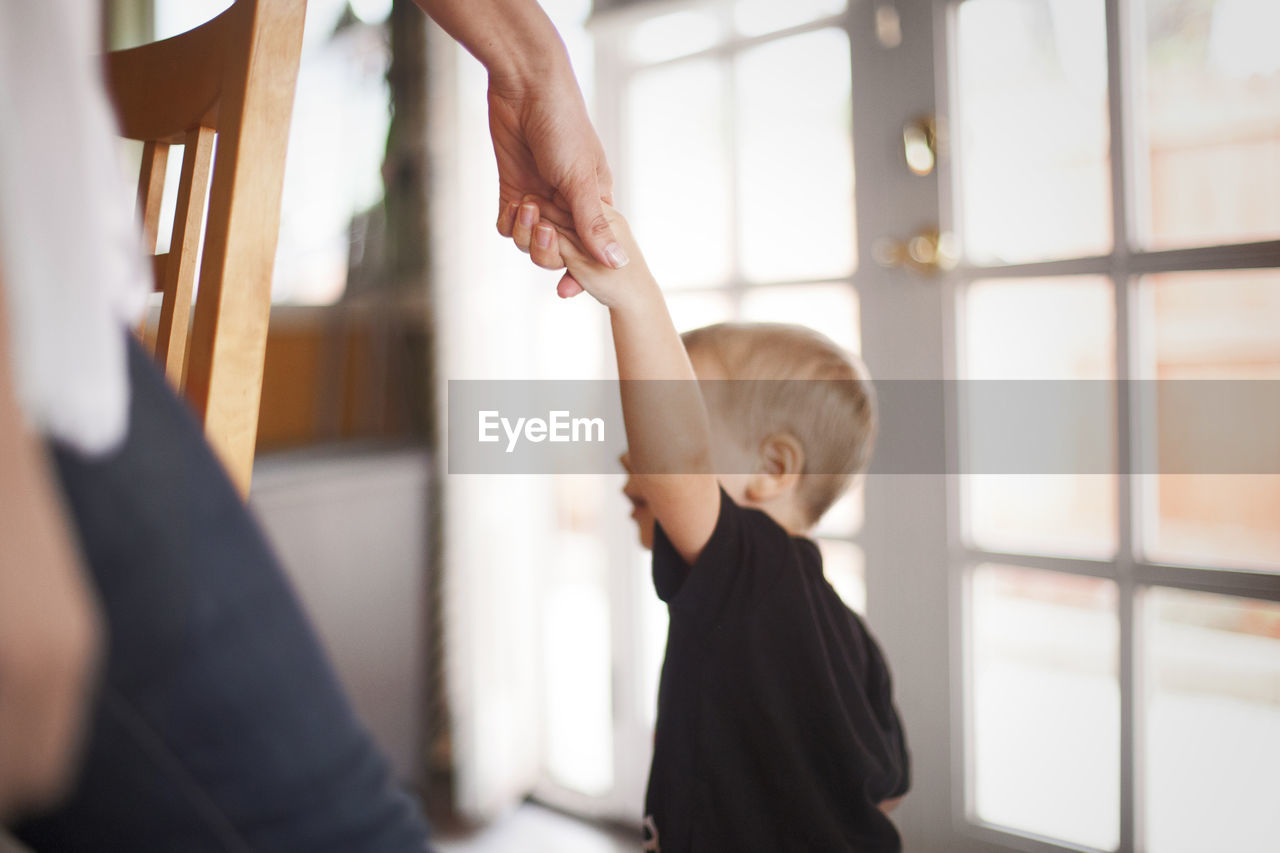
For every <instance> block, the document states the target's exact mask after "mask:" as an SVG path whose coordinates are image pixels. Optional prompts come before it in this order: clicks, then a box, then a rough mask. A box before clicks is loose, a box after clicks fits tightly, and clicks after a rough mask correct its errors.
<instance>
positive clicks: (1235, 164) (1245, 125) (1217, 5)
mask: <svg viewBox="0 0 1280 853" xmlns="http://www.w3.org/2000/svg"><path fill="white" fill-rule="evenodd" d="M1277 32H1280V3H1276V2H1275V0H1195V2H1191V0H1146V36H1147V39H1146V41H1147V44H1146V48H1147V51H1146V92H1145V93H1144V94H1145V98H1144V100H1143V102H1142V103H1143V104H1144V105H1145V108H1146V113H1145V118H1146V124H1147V126H1146V135H1147V158H1148V159H1147V163H1146V166H1147V170H1148V172H1149V185H1150V195H1149V196H1148V197H1147V198H1146V199H1145V201H1146V204H1147V209H1148V212H1147V217H1148V220H1149V222H1148V230H1149V240H1148V242H1149V243H1150V244H1151V245H1152V246H1154V247H1156V248H1167V247H1171V246H1186V245H1190V244H1195V243H1201V244H1203V243H1220V242H1240V241H1246V240H1267V239H1275V238H1276V237H1280V194H1277V193H1276V192H1275V187H1276V186H1277V185H1278V184H1280V51H1277V50H1276V43H1275V34H1276V33H1277Z"/></svg>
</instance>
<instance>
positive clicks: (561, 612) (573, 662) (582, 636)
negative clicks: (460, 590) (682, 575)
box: [542, 533, 613, 794]
mask: <svg viewBox="0 0 1280 853" xmlns="http://www.w3.org/2000/svg"><path fill="white" fill-rule="evenodd" d="M556 564H557V567H558V568H557V570H556V573H557V574H558V576H559V578H558V580H556V581H553V582H552V583H550V584H548V587H547V592H546V598H545V604H544V607H543V613H544V614H545V616H544V621H543V635H542V643H543V651H544V653H543V655H542V661H543V667H544V673H545V677H546V682H545V689H546V693H545V697H546V698H545V700H544V701H545V702H546V733H547V734H546V736H547V771H548V772H549V773H550V774H551V776H552V777H553V778H554V779H555V780H556V781H557V782H559V783H560V784H561V785H564V786H565V787H566V788H569V789H571V790H575V791H580V792H582V793H584V794H603V793H605V792H607V791H609V789H610V788H612V787H613V699H612V684H613V682H612V669H611V666H612V664H611V660H610V655H611V651H610V648H611V644H610V640H609V625H610V617H609V597H608V594H607V592H606V589H605V579H604V578H603V576H602V574H601V573H602V569H601V567H602V566H604V565H606V564H607V558H606V554H605V549H604V547H603V546H602V544H601V542H600V540H599V539H597V538H596V537H594V536H590V535H587V534H581V533H562V534H561V535H560V541H559V547H558V548H557V549H556Z"/></svg>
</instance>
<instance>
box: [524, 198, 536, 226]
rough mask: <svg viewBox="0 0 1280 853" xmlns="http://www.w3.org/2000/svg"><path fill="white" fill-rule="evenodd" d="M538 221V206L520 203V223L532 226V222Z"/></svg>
mask: <svg viewBox="0 0 1280 853" xmlns="http://www.w3.org/2000/svg"><path fill="white" fill-rule="evenodd" d="M537 221H538V207H537V205H533V204H522V205H520V224H521V225H523V226H524V227H526V228H532V227H533V223H535V222H537Z"/></svg>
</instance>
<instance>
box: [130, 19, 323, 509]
mask: <svg viewBox="0 0 1280 853" xmlns="http://www.w3.org/2000/svg"><path fill="white" fill-rule="evenodd" d="M305 14H306V0H237V2H236V3H235V4H234V5H232V6H231V7H230V8H229V9H227V10H226V11H225V12H223V13H222V14H220V15H219V16H218V17H216V18H214V19H213V20H211V21H209V22H208V23H206V24H203V25H202V26H200V27H197V28H196V29H194V30H191V31H189V32H186V33H183V34H181V35H178V36H175V37H173V38H170V39H165V40H164V41H158V42H155V43H153V44H148V45H143V46H142V47H138V48H133V49H131V50H121V51H115V52H112V53H109V54H108V55H107V59H106V77H107V85H108V89H109V90H110V92H111V95H112V97H113V99H114V100H115V104H116V108H117V111H118V113H119V118H120V126H121V132H122V134H123V135H124V136H125V137H127V138H129V139H135V140H139V141H142V142H143V143H144V147H143V156H142V168H141V174H140V175H139V179H138V206H139V210H140V211H141V218H142V223H143V228H144V234H145V238H146V241H147V243H146V251H148V252H149V253H151V254H153V255H154V268H155V278H156V289H157V290H159V291H160V292H161V293H162V294H163V297H162V302H161V309H160V320H159V326H158V328H157V330H156V343H155V355H156V358H157V359H158V360H159V361H160V362H161V364H162V365H163V366H164V370H165V373H166V375H167V376H168V378H169V380H170V381H171V382H172V383H173V384H174V386H175V387H177V388H179V389H181V390H182V392H183V393H184V394H185V396H186V398H187V400H188V401H189V402H190V403H191V405H192V406H193V407H194V409H195V410H196V413H197V414H198V415H199V417H200V418H201V419H202V420H203V422H204V427H205V433H206V435H207V436H208V439H209V443H210V444H212V445H213V447H214V449H215V450H216V451H217V452H218V454H219V456H220V458H221V459H222V461H223V464H224V465H225V466H226V468H227V471H228V473H229V474H230V475H231V479H232V480H233V481H234V482H235V484H236V486H237V487H238V488H239V489H240V492H241V494H246V495H247V494H248V491H249V481H250V477H251V474H252V470H253V451H254V443H255V440H256V438H257V429H258V406H259V402H260V399H261V396H262V364H263V357H264V354H265V352H266V342H267V321H268V318H269V315H270V311H271V273H272V267H273V264H274V260H275V251H276V239H277V236H278V232H279V227H280V193H281V188H282V185H283V181H284V159H285V150H286V147H287V142H288V135H289V118H290V114H291V112H292V109H293V94H294V87H295V84H296V81H297V75H298V62H299V57H300V54H301V49H302V27H303V19H304V17H305ZM215 140H216V146H215ZM175 144H181V145H182V146H183V153H182V166H181V169H182V171H181V176H180V182H179V185H178V200H177V209H176V212H175V215H174V222H173V235H172V238H171V241H170V246H169V250H168V252H166V253H164V254H158V255H157V254H155V251H156V244H157V231H158V228H159V222H160V201H161V195H162V191H163V188H164V179H165V170H166V166H167V165H168V158H169V147H170V146H171V145H175ZM215 148H216V154H215ZM206 198H207V200H208V219H207V224H206V225H205V228H204V235H203V244H204V246H203V256H202V258H201V260H200V264H199V276H198V287H197V275H196V272H197V270H196V266H197V258H198V257H200V244H201V221H202V218H203V214H204V211H205V202H206ZM193 290H194V292H195V294H196V302H195V307H194V310H193V309H192V299H191V297H192V293H193ZM188 329H190V334H189V335H188Z"/></svg>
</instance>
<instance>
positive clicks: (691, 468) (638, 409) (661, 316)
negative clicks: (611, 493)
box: [532, 205, 720, 565]
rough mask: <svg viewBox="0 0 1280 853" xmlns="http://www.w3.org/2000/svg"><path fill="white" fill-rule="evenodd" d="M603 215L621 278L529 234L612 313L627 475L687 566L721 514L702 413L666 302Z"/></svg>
mask: <svg viewBox="0 0 1280 853" xmlns="http://www.w3.org/2000/svg"><path fill="white" fill-rule="evenodd" d="M605 215H606V217H607V218H608V219H609V224H610V225H611V226H612V228H613V233H614V235H615V236H616V237H617V238H618V239H619V240H620V241H621V243H622V246H623V248H624V249H625V251H626V252H627V254H628V255H629V256H630V258H631V263H630V264H628V265H627V266H626V267H623V268H622V269H620V270H615V269H610V268H609V267H606V266H604V265H603V264H601V263H599V262H598V261H596V260H595V259H594V258H593V257H591V256H590V255H588V254H587V253H586V252H585V251H584V250H583V248H582V246H581V245H580V244H579V242H578V239H577V235H576V234H573V233H572V232H570V231H568V230H559V229H557V230H553V231H552V232H551V233H550V234H548V233H547V232H546V231H545V230H541V229H549V228H551V226H550V225H548V224H546V223H542V224H539V225H538V226H537V227H536V228H535V229H534V234H533V235H532V236H533V244H534V247H535V251H538V250H540V252H539V253H545V254H550V253H553V252H554V250H556V249H558V250H559V255H560V257H561V258H562V259H563V260H564V262H565V264H566V265H567V266H568V267H569V272H570V273H572V274H573V276H574V278H576V279H577V280H578V281H579V282H580V283H581V284H582V286H583V288H584V289H585V290H586V291H587V293H589V294H591V296H593V297H594V298H595V299H596V300H598V301H599V302H600V303H601V304H603V305H605V306H607V307H608V308H609V319H610V321H611V324H612V326H613V345H614V349H615V350H616V351H617V356H618V378H619V380H621V382H620V385H621V389H622V416H623V420H624V421H625V423H626V429H627V444H628V452H629V453H630V455H631V463H630V464H631V469H632V473H633V476H634V477H636V478H638V479H640V481H641V483H642V490H643V492H644V495H645V498H646V500H648V502H649V508H650V510H651V511H652V512H653V515H654V517H655V518H656V519H657V520H658V521H659V522H660V523H661V524H662V530H663V532H664V533H666V536H667V538H668V539H669V540H670V541H671V544H672V545H674V546H675V549H676V551H678V552H679V553H680V556H681V557H683V558H684V560H685V561H686V562H687V563H689V564H690V565H692V564H693V562H694V561H695V560H697V558H698V555H699V554H701V553H702V549H703V547H704V546H705V545H706V544H707V540H708V539H710V538H711V533H712V531H713V530H715V526H716V520H717V518H718V517H719V513H720V487H719V485H718V484H717V482H716V478H715V474H714V473H713V471H712V464H711V436H710V427H709V425H708V421H707V409H706V406H705V404H704V403H703V400H702V394H701V392H700V391H699V390H698V382H697V377H696V376H695V375H694V372H693V367H692V366H691V365H690V364H689V356H688V354H687V353H686V352H685V349H684V344H683V343H682V342H681V341H680V336H679V334H677V333H676V328H675V325H674V324H672V322H671V315H670V314H668V313H667V303H666V300H664V299H663V298H662V291H661V289H660V288H659V287H658V283H657V282H656V281H654V278H653V275H652V274H651V273H650V272H649V267H648V265H647V264H646V263H645V262H644V258H643V257H642V255H641V254H640V250H639V249H638V248H637V247H636V245H635V240H634V238H633V237H632V236H631V229H630V228H629V227H627V223H626V221H625V220H624V219H623V218H622V217H621V216H619V215H618V212H617V211H615V210H614V209H613V208H611V207H609V206H607V205H606V206H605ZM540 237H541V239H539V238H540ZM544 243H545V244H547V245H541V244H544ZM654 380H658V381H654Z"/></svg>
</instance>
